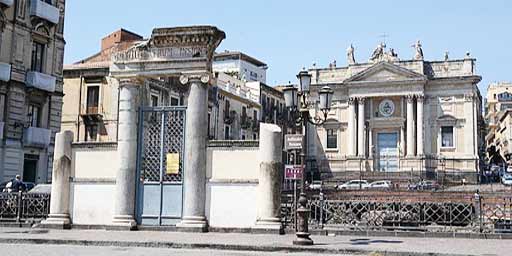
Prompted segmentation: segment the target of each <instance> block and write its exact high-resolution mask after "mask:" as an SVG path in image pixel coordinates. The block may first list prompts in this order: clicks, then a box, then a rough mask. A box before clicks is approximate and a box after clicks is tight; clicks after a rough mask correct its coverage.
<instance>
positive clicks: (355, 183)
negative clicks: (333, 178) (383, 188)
mask: <svg viewBox="0 0 512 256" xmlns="http://www.w3.org/2000/svg"><path fill="white" fill-rule="evenodd" d="M369 186H370V184H369V183H368V181H366V180H350V181H347V182H345V183H344V184H342V185H338V186H336V189H338V190H348V189H367V188H369Z"/></svg>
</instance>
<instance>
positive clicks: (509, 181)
mask: <svg viewBox="0 0 512 256" xmlns="http://www.w3.org/2000/svg"><path fill="white" fill-rule="evenodd" d="M501 183H502V184H503V185H507V186H512V175H510V174H505V175H503V176H502V177H501Z"/></svg>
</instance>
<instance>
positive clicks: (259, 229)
mask: <svg viewBox="0 0 512 256" xmlns="http://www.w3.org/2000/svg"><path fill="white" fill-rule="evenodd" d="M251 232H252V233H260V234H280V235H281V234H284V228H283V225H282V224H281V220H279V219H278V218H268V219H260V220H258V221H256V224H255V225H254V226H253V227H252V228H251Z"/></svg>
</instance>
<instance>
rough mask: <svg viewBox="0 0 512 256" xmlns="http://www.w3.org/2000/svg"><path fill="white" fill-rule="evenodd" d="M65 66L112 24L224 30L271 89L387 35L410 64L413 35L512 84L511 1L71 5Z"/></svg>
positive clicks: (77, 1)
mask: <svg viewBox="0 0 512 256" xmlns="http://www.w3.org/2000/svg"><path fill="white" fill-rule="evenodd" d="M66 12H67V13H66V27H65V28H66V30H65V37H66V41H67V45H66V55H65V63H72V62H74V61H76V60H79V59H81V58H84V57H87V56H89V55H92V54H94V53H96V52H97V51H98V50H99V47H100V39H101V38H102V37H103V36H105V35H107V34H109V33H110V32H112V31H114V30H116V29H118V28H121V27H122V28H126V29H128V30H131V31H133V32H136V33H139V34H141V35H142V36H144V37H147V36H149V35H150V34H151V30H152V29H153V28H154V27H172V26H184V25H198V24H209V25H215V26H217V27H219V28H220V29H222V30H224V31H225V32H226V35H227V36H226V39H225V40H224V42H223V43H222V44H221V46H220V49H219V50H224V49H229V50H240V51H243V52H245V53H248V54H249V55H252V56H254V57H256V58H258V59H260V60H262V61H264V62H266V63H267V64H268V65H269V70H268V73H267V83H268V84H270V85H275V84H282V83H287V82H288V81H289V80H294V79H295V75H296V73H298V71H299V70H300V69H301V68H302V67H303V66H308V67H309V66H311V64H312V63H313V62H316V63H317V66H323V67H326V66H328V64H329V62H331V61H332V60H334V59H336V60H337V63H338V65H345V64H346V60H345V50H346V48H347V47H348V46H349V45H350V43H353V44H354V47H355V48H356V59H357V60H358V61H360V62H363V61H365V60H367V59H368V57H369V55H370V54H371V52H372V50H373V49H374V48H375V46H376V45H377V44H378V43H379V42H380V41H381V40H382V38H381V37H379V36H380V35H382V34H387V35H388V37H387V39H386V43H387V46H388V48H394V49H395V51H396V52H398V54H399V57H400V58H402V59H410V58H412V56H413V49H412V48H411V47H410V46H411V45H412V44H413V43H414V42H415V41H416V40H417V39H420V40H421V41H422V44H423V52H424V54H425V58H426V59H428V60H434V59H435V60H441V59H443V56H444V52H445V51H448V52H450V58H452V59H453V58H462V57H463V56H464V53H465V52H466V51H470V52H471V55H472V56H474V57H475V58H477V72H478V74H480V75H481V76H482V77H483V80H482V82H481V83H480V88H482V89H484V88H486V87H487V85H488V84H489V83H490V82H492V81H503V80H512V72H511V71H512V46H511V45H512V44H511V41H512V40H511V39H512V1H507V0H487V1H477V0H475V1H469V0H461V1H448V0H431V1H412V0H400V1H391V0H390V1H363V0H357V1H356V0H351V1H341V0H338V1H336V0H331V1H327V0H316V1H311V0H309V1H303V0H295V1H291V0H281V1H279V0H258V1H222V0H217V1H201V0H186V1H176V0H146V1H135V0H101V1H100V0H68V1H67V8H66Z"/></svg>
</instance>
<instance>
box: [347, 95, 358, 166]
mask: <svg viewBox="0 0 512 256" xmlns="http://www.w3.org/2000/svg"><path fill="white" fill-rule="evenodd" d="M347 129H348V138H347V142H348V155H349V156H355V155H356V108H355V98H349V99H348V127H347Z"/></svg>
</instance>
